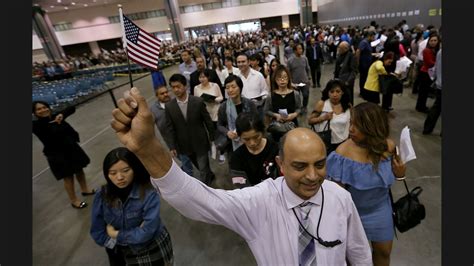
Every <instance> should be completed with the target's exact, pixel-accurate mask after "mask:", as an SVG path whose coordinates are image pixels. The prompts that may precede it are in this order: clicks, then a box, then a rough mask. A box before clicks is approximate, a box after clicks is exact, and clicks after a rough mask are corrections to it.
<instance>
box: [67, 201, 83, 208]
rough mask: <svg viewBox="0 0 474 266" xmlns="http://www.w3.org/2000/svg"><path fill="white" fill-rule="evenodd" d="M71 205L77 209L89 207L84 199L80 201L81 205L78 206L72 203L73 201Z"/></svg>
mask: <svg viewBox="0 0 474 266" xmlns="http://www.w3.org/2000/svg"><path fill="white" fill-rule="evenodd" d="M71 206H72V207H73V208H75V209H84V208H85V207H87V203H85V202H84V201H81V203H79V206H76V205H74V204H72V203H71Z"/></svg>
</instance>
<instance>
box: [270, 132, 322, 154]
mask: <svg viewBox="0 0 474 266" xmlns="http://www.w3.org/2000/svg"><path fill="white" fill-rule="evenodd" d="M310 143H311V144H314V145H316V146H318V149H319V148H320V149H321V150H323V151H326V146H325V145H324V142H323V140H322V139H321V138H320V137H319V135H318V134H316V133H315V132H314V131H312V130H310V129H308V128H304V127H297V128H295V129H292V130H290V131H288V133H286V134H285V135H284V136H283V137H282V138H281V139H280V143H279V153H278V154H279V156H280V158H281V159H283V158H284V154H285V152H286V151H287V150H288V146H290V147H294V146H295V145H296V146H298V147H303V146H304V145H305V144H310ZM319 146H320V147H319Z"/></svg>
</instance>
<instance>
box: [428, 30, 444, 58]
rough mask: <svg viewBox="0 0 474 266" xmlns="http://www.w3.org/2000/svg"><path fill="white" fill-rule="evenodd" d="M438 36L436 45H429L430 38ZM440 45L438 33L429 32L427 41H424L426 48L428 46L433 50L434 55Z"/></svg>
mask: <svg viewBox="0 0 474 266" xmlns="http://www.w3.org/2000/svg"><path fill="white" fill-rule="evenodd" d="M434 37H436V38H438V44H437V45H436V47H430V46H429V45H430V40H431V38H434ZM440 47H441V38H440V37H439V35H438V34H437V33H431V34H430V37H428V42H427V43H426V48H430V49H432V50H433V52H434V54H435V55H436V53H438V51H439V48H440Z"/></svg>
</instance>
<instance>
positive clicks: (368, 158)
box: [326, 102, 406, 266]
mask: <svg viewBox="0 0 474 266" xmlns="http://www.w3.org/2000/svg"><path fill="white" fill-rule="evenodd" d="M389 132H390V128H389V124H388V118H387V114H386V112H384V111H383V109H382V108H380V106H378V105H376V104H374V103H368V102H365V103H360V104H358V105H356V106H355V107H353V108H352V115H351V124H350V128H349V137H350V138H349V139H348V140H346V141H345V142H344V143H342V144H341V145H339V147H338V148H337V149H336V151H335V152H333V153H331V154H330V155H329V156H328V158H327V163H326V165H327V175H328V179H330V180H333V181H335V182H337V183H339V184H340V185H341V186H343V187H345V188H346V189H347V190H348V191H349V192H350V193H351V196H352V199H353V201H354V204H355V205H356V207H357V211H358V212H359V215H360V218H361V220H362V224H363V226H364V230H365V233H366V235H367V238H368V239H369V241H371V243H372V249H373V254H372V259H373V262H374V265H376V266H377V265H389V263H390V253H391V250H392V241H393V235H394V226H393V218H392V205H391V201H390V196H389V191H390V187H391V185H392V184H393V182H394V181H395V179H398V180H402V179H404V178H405V171H406V167H405V165H404V164H403V162H401V160H400V159H399V156H398V154H397V152H396V147H395V143H394V141H393V140H391V139H390V138H389Z"/></svg>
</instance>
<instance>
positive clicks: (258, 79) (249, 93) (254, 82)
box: [237, 54, 269, 118]
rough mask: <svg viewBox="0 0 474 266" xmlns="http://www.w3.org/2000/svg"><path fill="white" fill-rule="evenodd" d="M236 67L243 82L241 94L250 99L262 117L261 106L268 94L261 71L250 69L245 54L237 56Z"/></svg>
mask: <svg viewBox="0 0 474 266" xmlns="http://www.w3.org/2000/svg"><path fill="white" fill-rule="evenodd" d="M237 67H238V68H239V73H238V74H237V76H239V77H240V78H241V79H242V82H243V83H244V87H243V88H242V96H243V97H245V98H247V99H250V100H252V101H253V102H254V103H255V105H256V106H257V110H258V112H259V114H260V117H261V118H263V106H264V103H265V98H266V97H267V95H268V94H269V92H268V87H267V82H266V81H265V78H264V77H263V75H262V73H260V72H258V71H256V70H254V69H252V68H251V67H250V64H249V59H248V56H247V55H246V54H240V55H238V56H237Z"/></svg>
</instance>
